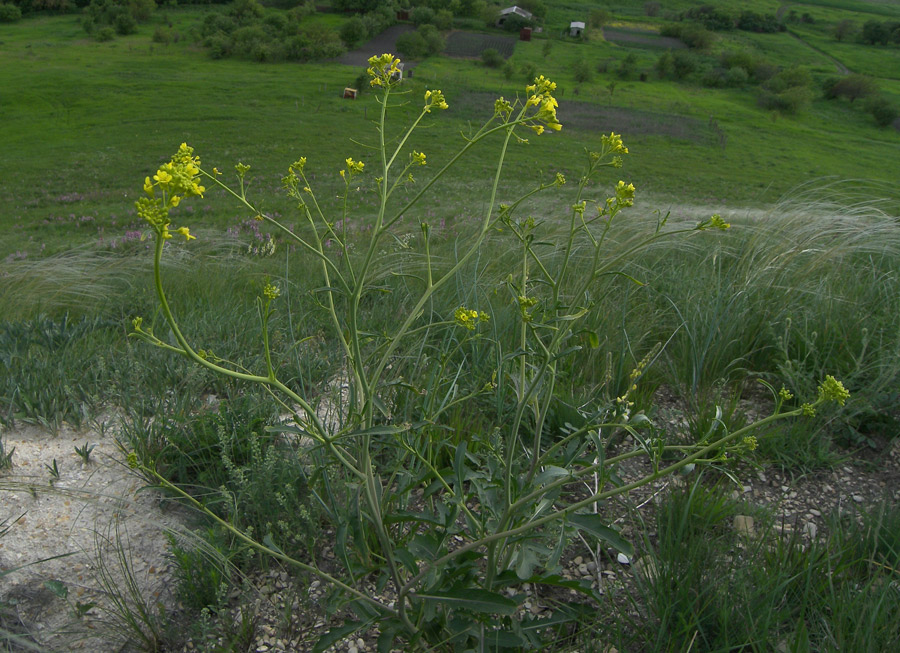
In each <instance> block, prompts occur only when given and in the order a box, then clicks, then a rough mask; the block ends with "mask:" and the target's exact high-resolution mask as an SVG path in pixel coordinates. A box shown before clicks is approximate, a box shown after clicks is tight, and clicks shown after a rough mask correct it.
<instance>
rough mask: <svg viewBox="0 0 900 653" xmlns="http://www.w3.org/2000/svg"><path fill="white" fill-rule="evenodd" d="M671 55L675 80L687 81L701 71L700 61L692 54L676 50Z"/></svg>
mask: <svg viewBox="0 0 900 653" xmlns="http://www.w3.org/2000/svg"><path fill="white" fill-rule="evenodd" d="M671 55H672V59H671V63H672V66H671V69H672V75H673V76H674V77H675V79H685V78H686V77H688V76H689V75H691V74H693V73H695V72H697V71H698V70H699V69H700V59H698V58H697V55H695V54H694V53H692V52H687V51H686V50H675V51H674V52H672V53H671Z"/></svg>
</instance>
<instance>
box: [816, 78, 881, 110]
mask: <svg viewBox="0 0 900 653" xmlns="http://www.w3.org/2000/svg"><path fill="white" fill-rule="evenodd" d="M877 92H878V85H877V84H876V83H875V80H873V79H872V78H871V77H866V76H865V75H857V74H852V75H846V76H844V77H841V78H840V79H838V80H837V81H836V82H834V83H833V84H831V86H830V87H826V88H825V98H826V99H828V100H834V99H835V98H839V97H843V98H847V99H848V100H850V102H851V103H852V102H854V101H855V100H858V99H860V98H865V97H869V96H870V95H874V94H875V93H877Z"/></svg>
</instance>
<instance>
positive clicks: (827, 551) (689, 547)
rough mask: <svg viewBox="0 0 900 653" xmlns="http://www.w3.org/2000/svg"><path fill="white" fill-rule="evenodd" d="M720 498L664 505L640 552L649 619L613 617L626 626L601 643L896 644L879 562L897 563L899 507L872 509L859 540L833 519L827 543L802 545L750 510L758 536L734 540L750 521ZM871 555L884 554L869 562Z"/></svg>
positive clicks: (669, 646) (888, 583)
mask: <svg viewBox="0 0 900 653" xmlns="http://www.w3.org/2000/svg"><path fill="white" fill-rule="evenodd" d="M727 491H728V490H727V488H723V487H709V486H706V485H702V484H700V483H699V482H698V483H695V484H693V485H689V486H688V487H687V488H686V489H684V490H676V491H675V492H673V493H672V494H671V495H670V496H669V497H667V498H666V500H665V501H664V502H663V503H662V505H661V506H660V509H659V511H658V514H657V517H656V530H657V531H658V539H657V541H656V542H655V544H654V545H653V547H652V549H651V550H650V551H648V552H646V553H645V554H644V556H645V558H646V559H651V560H652V561H653V568H654V569H655V571H656V573H655V574H654V575H653V576H652V577H650V578H645V579H644V581H643V582H642V583H640V591H639V595H638V598H637V600H638V601H639V602H640V604H641V605H642V606H647V611H646V612H645V613H643V614H644V615H645V616H644V617H643V619H634V618H633V617H630V616H629V615H627V614H621V615H620V617H621V619H623V620H624V621H625V622H626V623H627V624H628V626H626V627H625V628H623V627H622V625H621V623H619V624H616V625H615V626H613V625H610V627H609V629H608V630H606V629H604V628H602V627H601V628H600V631H601V633H602V634H606V636H607V637H608V638H611V639H612V641H613V642H614V643H615V644H616V645H617V646H619V647H620V648H625V649H626V650H630V651H670V650H688V649H691V650H694V649H696V650H703V651H729V650H747V651H771V650H775V649H776V648H778V647H781V646H786V647H787V648H788V649H789V650H852V651H872V652H875V651H882V650H889V649H890V648H891V647H892V646H893V645H894V644H895V643H896V641H897V638H898V637H900V630H898V628H900V627H898V623H900V621H898V617H900V612H898V606H900V603H898V602H897V600H896V591H897V590H896V587H895V584H896V581H893V580H892V576H893V575H895V574H896V571H893V570H896V566H894V567H891V562H887V563H886V564H885V563H884V562H881V561H883V560H886V561H896V560H897V548H896V542H894V541H893V539H892V537H893V536H892V535H888V536H885V534H886V533H888V532H889V530H888V529H890V527H891V526H892V525H894V524H895V523H896V520H897V511H896V509H895V508H892V507H889V506H887V505H886V504H885V505H881V506H875V507H873V508H872V509H871V511H870V512H869V513H867V514H866V522H867V523H868V524H869V526H868V527H867V528H866V529H865V530H863V531H861V530H860V529H859V528H858V527H857V526H856V524H855V523H854V520H853V517H852V516H851V515H847V519H846V520H845V521H841V519H840V518H839V517H838V516H832V517H831V520H830V524H829V526H830V528H829V534H828V535H827V536H825V537H823V538H820V539H819V540H818V541H816V542H813V543H812V544H811V545H805V544H804V543H802V542H801V541H800V539H799V537H797V536H794V537H790V536H789V537H787V538H786V539H780V538H778V537H777V536H776V535H775V534H774V533H773V532H772V531H771V523H772V519H771V517H768V518H767V517H766V515H765V514H761V513H755V514H753V513H751V514H753V515H754V517H755V520H756V533H755V534H754V535H752V536H750V537H746V536H740V535H738V534H737V533H736V531H735V529H734V528H733V526H732V520H733V518H734V516H735V515H738V514H744V515H747V514H748V513H747V509H746V507H745V506H741V505H740V504H738V503H737V502H735V501H732V500H729V499H727V498H726V493H727ZM875 551H883V552H884V554H883V555H878V556H877V560H876V554H875V553H874V552H875ZM873 562H877V563H878V564H873ZM647 564H648V563H645V568H646V565H647ZM623 631H624V632H623ZM607 633H608V634H607ZM595 636H596V635H595ZM601 636H602V635H601Z"/></svg>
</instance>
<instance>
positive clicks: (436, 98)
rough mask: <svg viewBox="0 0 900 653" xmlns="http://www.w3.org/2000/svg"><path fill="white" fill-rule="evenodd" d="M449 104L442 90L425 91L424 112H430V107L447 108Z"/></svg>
mask: <svg viewBox="0 0 900 653" xmlns="http://www.w3.org/2000/svg"><path fill="white" fill-rule="evenodd" d="M449 108H450V105H449V104H447V100H445V99H444V92H443V91H439V90H434V91H425V108H424V111H425V113H431V110H432V109H449Z"/></svg>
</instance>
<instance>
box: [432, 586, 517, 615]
mask: <svg viewBox="0 0 900 653" xmlns="http://www.w3.org/2000/svg"><path fill="white" fill-rule="evenodd" d="M416 596H417V598H420V599H425V600H426V601H430V602H436V603H439V604H440V605H443V606H446V607H449V608H454V609H462V610H469V611H471V612H478V613H480V614H505V615H508V614H514V613H515V612H516V610H518V608H519V604H518V603H516V602H515V601H513V600H512V599H510V598H508V597H505V596H503V595H501V594H495V593H494V592H489V591H487V590H483V589H479V588H477V587H472V588H459V589H453V590H448V591H446V592H432V593H431V594H417V595H416Z"/></svg>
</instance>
